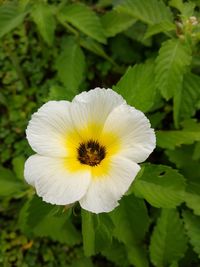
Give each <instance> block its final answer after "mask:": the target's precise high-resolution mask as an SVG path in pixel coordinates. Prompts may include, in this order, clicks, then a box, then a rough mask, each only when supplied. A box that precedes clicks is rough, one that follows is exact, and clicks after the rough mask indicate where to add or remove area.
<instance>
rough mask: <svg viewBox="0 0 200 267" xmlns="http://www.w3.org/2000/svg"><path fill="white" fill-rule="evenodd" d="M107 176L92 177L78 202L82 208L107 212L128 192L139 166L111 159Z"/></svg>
mask: <svg viewBox="0 0 200 267" xmlns="http://www.w3.org/2000/svg"><path fill="white" fill-rule="evenodd" d="M110 164H111V165H110V170H109V173H108V174H107V175H102V176H100V177H99V176H98V177H94V176H93V177H92V181H91V183H90V186H89V188H88V191H87V193H86V195H85V196H84V197H83V198H82V199H81V200H80V201H79V202H80V205H81V207H82V208H84V209H86V210H89V211H91V212H94V213H100V212H109V211H111V210H113V209H114V208H115V207H116V206H117V205H118V200H119V199H120V198H121V197H122V195H123V194H124V193H125V192H126V191H127V190H128V188H129V186H130V184H131V183H132V181H133V180H134V178H135V177H136V175H137V173H138V171H139V170H140V166H139V165H137V164H136V163H134V162H132V161H130V160H129V159H125V158H121V157H113V158H112V160H111V163H110Z"/></svg>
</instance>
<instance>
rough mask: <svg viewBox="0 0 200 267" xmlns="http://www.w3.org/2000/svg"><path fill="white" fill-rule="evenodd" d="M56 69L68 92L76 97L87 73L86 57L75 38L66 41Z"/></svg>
mask: <svg viewBox="0 0 200 267" xmlns="http://www.w3.org/2000/svg"><path fill="white" fill-rule="evenodd" d="M56 68H57V71H58V76H59V78H60V80H61V82H62V83H63V84H64V85H65V87H66V90H68V91H71V92H72V93H74V95H76V94H77V90H78V87H79V85H80V83H81V81H82V79H83V74H84V71H85V56H84V54H83V52H82V50H81V48H80V47H79V45H78V44H77V43H76V41H75V40H74V38H72V37H68V38H67V39H66V41H65V44H64V46H63V50H62V51H61V54H60V55H59V57H58V59H57V62H56Z"/></svg>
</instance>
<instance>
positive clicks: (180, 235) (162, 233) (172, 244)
mask: <svg viewBox="0 0 200 267" xmlns="http://www.w3.org/2000/svg"><path fill="white" fill-rule="evenodd" d="M186 248H187V238H186V235H185V231H184V227H183V223H182V221H181V219H180V217H179V214H178V212H177V211H176V210H170V209H163V210H162V212H161V216H160V218H159V219H158V222H157V225H156V226H155V228H154V231H153V234H152V237H151V243H150V256H151V261H152V262H153V264H154V265H155V266H156V267H160V266H168V264H171V263H173V261H177V260H179V259H181V258H182V257H183V255H184V253H185V251H186Z"/></svg>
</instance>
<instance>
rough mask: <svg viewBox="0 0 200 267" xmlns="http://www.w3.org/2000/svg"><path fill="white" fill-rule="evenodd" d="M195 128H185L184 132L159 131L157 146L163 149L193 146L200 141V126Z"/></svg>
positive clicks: (157, 133)
mask: <svg viewBox="0 0 200 267" xmlns="http://www.w3.org/2000/svg"><path fill="white" fill-rule="evenodd" d="M194 124H195V127H192V126H191V127H183V130H172V131H157V132H156V137H157V145H158V146H159V147H162V148H167V149H174V148H175V147H178V146H181V145H183V144H187V145H188V144H193V143H194V142H195V141H200V124H199V123H194Z"/></svg>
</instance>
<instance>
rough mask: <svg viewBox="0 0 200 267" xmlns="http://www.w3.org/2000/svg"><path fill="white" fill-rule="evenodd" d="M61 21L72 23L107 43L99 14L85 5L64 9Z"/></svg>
mask: <svg viewBox="0 0 200 267" xmlns="http://www.w3.org/2000/svg"><path fill="white" fill-rule="evenodd" d="M58 17H59V19H60V20H61V21H64V22H65V21H66V22H69V23H71V24H72V25H73V26H74V27H76V28H77V29H79V30H80V31H82V32H83V33H85V34H86V35H88V36H90V37H92V38H93V39H95V40H97V41H99V42H100V43H106V38H105V35H104V31H103V27H102V24H101V21H100V19H99V17H98V16H97V14H96V13H95V12H93V11H92V10H91V9H90V8H89V7H88V6H86V5H84V4H83V3H76V4H71V5H68V6H66V7H64V8H63V9H62V10H61V12H60V13H59V14H58Z"/></svg>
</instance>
